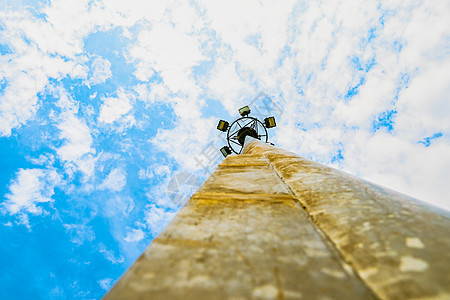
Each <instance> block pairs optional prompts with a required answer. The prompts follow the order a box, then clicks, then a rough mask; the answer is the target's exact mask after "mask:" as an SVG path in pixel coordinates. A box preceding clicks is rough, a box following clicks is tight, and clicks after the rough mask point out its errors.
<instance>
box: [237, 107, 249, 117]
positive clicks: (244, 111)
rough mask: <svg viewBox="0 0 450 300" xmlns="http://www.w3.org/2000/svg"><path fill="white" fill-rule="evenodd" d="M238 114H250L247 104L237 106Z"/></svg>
mask: <svg viewBox="0 0 450 300" xmlns="http://www.w3.org/2000/svg"><path fill="white" fill-rule="evenodd" d="M239 114H240V115H241V116H243V117H245V116H248V115H249V114H250V108H249V107H248V106H244V107H242V108H239Z"/></svg>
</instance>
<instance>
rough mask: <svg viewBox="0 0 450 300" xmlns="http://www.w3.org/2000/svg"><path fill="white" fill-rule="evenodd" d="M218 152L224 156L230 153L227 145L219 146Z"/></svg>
mask: <svg viewBox="0 0 450 300" xmlns="http://www.w3.org/2000/svg"><path fill="white" fill-rule="evenodd" d="M220 152H221V153H222V155H223V156H224V157H227V156H228V155H230V154H231V149H230V148H229V147H228V146H223V147H222V148H220Z"/></svg>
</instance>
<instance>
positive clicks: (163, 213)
mask: <svg viewBox="0 0 450 300" xmlns="http://www.w3.org/2000/svg"><path fill="white" fill-rule="evenodd" d="M174 216H175V212H171V211H168V210H167V209H165V208H162V207H158V206H156V205H155V204H149V205H148V206H147V207H146V209H145V222H146V224H147V227H148V228H149V229H150V232H151V234H152V236H156V235H157V234H159V233H160V232H161V231H162V230H163V228H164V227H165V226H166V225H167V224H168V223H169V222H170V221H171V220H172V218H173V217H174Z"/></svg>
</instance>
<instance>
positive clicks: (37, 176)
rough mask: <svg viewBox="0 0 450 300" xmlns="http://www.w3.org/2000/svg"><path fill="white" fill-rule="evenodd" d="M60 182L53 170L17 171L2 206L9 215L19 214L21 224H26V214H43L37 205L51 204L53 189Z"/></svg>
mask: <svg viewBox="0 0 450 300" xmlns="http://www.w3.org/2000/svg"><path fill="white" fill-rule="evenodd" d="M61 180H62V178H61V176H60V175H59V174H58V173H57V172H56V171H55V170H48V169H19V171H18V172H17V174H16V179H15V180H13V181H12V183H11V185H10V187H9V193H8V194H6V196H5V197H6V201H5V202H3V203H2V206H3V207H4V208H5V209H6V211H7V212H8V213H9V214H11V215H17V214H19V215H20V217H21V218H22V221H21V223H23V224H28V217H27V215H28V214H33V215H40V214H43V213H45V211H44V210H43V209H42V207H41V206H40V205H39V204H40V203H47V202H53V200H52V196H53V194H54V188H55V186H57V185H58V184H59V183H60V182H61Z"/></svg>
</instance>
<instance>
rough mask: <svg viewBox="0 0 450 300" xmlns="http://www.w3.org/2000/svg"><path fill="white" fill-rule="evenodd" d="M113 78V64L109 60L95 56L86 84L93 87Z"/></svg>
mask: <svg viewBox="0 0 450 300" xmlns="http://www.w3.org/2000/svg"><path fill="white" fill-rule="evenodd" d="M111 76H112V73H111V63H110V62H109V61H108V60H107V59H104V58H102V57H99V56H95V57H94V59H93V60H92V63H91V65H90V74H89V78H88V79H87V80H86V81H85V84H86V85H87V86H88V87H90V86H91V85H96V84H100V83H104V82H105V81H106V80H107V79H108V78H111Z"/></svg>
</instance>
